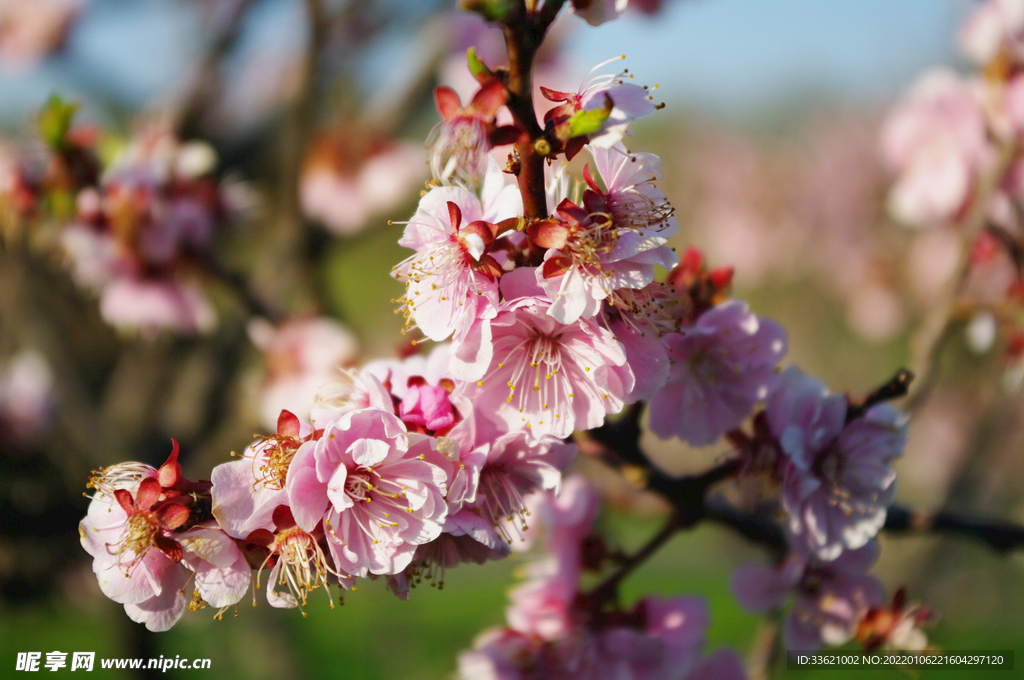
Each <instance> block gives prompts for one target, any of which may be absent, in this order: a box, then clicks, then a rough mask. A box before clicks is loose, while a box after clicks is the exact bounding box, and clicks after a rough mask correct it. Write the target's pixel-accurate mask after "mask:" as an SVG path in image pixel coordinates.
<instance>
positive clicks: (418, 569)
mask: <svg viewBox="0 0 1024 680" xmlns="http://www.w3.org/2000/svg"><path fill="white" fill-rule="evenodd" d="M457 516H458V517H459V519H460V520H462V522H453V519H455V517H456V516H454V515H449V516H448V520H447V521H446V522H445V526H444V532H443V533H442V534H441V535H440V536H438V537H437V538H436V539H434V540H433V541H431V542H430V543H425V544H423V545H421V546H418V547H417V548H416V552H415V554H414V555H413V558H412V562H411V563H410V564H409V566H408V567H406V568H405V570H404V571H402V572H399V573H398V574H395V575H393V576H389V577H388V589H389V590H391V591H392V592H393V593H394V594H395V595H396V596H398V597H399V598H400V599H402V600H408V599H409V590H410V589H411V588H414V587H415V586H417V585H419V584H420V583H422V582H423V581H424V580H426V581H427V582H429V583H430V585H432V586H434V587H436V588H438V589H439V590H440V589H442V588H444V578H445V574H446V573H447V571H448V569H451V568H453V567H457V566H459V565H460V564H463V563H464V562H472V563H473V564H484V563H485V562H488V561H490V560H500V559H502V558H504V557H507V556H508V554H509V552H510V549H509V546H508V544H507V543H505V542H503V541H488V542H483V541H481V540H480V536H481V533H484V534H490V535H493V534H494V532H493V531H489V532H487V531H484V532H480V531H474V530H472V529H470V530H469V532H468V533H467V532H466V530H465V529H464V528H463V526H460V524H462V523H466V522H469V523H475V524H480V523H481V522H482V521H483V520H481V518H480V517H479V516H478V515H476V514H475V513H472V512H469V513H465V512H460V513H457Z"/></svg>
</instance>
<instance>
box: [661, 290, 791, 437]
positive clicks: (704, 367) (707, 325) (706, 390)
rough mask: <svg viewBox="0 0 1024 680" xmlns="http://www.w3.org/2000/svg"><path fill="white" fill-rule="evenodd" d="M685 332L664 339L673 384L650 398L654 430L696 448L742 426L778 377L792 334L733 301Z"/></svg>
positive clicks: (715, 310) (765, 396)
mask: <svg viewBox="0 0 1024 680" xmlns="http://www.w3.org/2000/svg"><path fill="white" fill-rule="evenodd" d="M681 330H682V332H681V333H673V334H670V335H667V336H665V337H664V340H663V342H664V344H665V346H666V347H667V349H668V358H669V362H670V366H671V368H670V373H669V379H668V383H667V384H666V385H665V387H664V388H662V390H661V391H660V392H658V393H657V394H655V395H654V397H652V398H651V400H650V406H649V409H650V418H651V421H650V422H651V430H652V431H653V432H654V433H655V434H656V435H658V436H659V437H661V438H662V439H667V438H668V437H671V436H673V435H675V436H677V437H679V438H680V439H682V440H683V441H685V442H687V443H688V444H690V445H691V446H705V445H707V444H711V443H713V442H714V441H715V440H717V439H718V438H719V437H721V436H722V435H723V434H725V433H726V432H727V431H729V430H731V429H732V428H734V427H737V426H738V425H739V424H740V423H742V422H743V420H744V419H745V418H746V417H747V416H748V415H749V414H750V412H751V410H752V409H753V408H754V404H756V403H757V402H758V401H761V400H764V399H765V398H767V396H768V391H769V389H770V388H771V386H772V385H773V384H774V382H775V380H776V374H775V367H776V366H777V365H778V363H779V362H780V361H781V360H782V358H783V357H784V356H785V354H786V349H787V336H786V332H785V331H784V330H783V329H782V327H781V326H779V325H778V324H777V323H775V322H774V321H771V320H769V319H760V318H758V317H757V316H756V315H755V314H753V313H751V311H750V309H749V307H748V306H747V304H746V303H745V302H742V301H740V300H729V301H727V302H723V303H721V304H719V305H717V306H715V307H712V308H711V309H710V310H708V311H706V312H704V313H703V314H702V315H701V316H700V317H699V318H698V319H697V322H696V323H695V324H694V325H693V326H691V327H688V328H684V329H681Z"/></svg>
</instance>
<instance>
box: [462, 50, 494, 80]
mask: <svg viewBox="0 0 1024 680" xmlns="http://www.w3.org/2000/svg"><path fill="white" fill-rule="evenodd" d="M466 61H467V62H469V72H470V73H472V74H473V77H474V78H476V79H477V80H479V81H483V80H485V79H487V78H489V77H490V76H491V75H493V74H492V73H491V69H489V68H487V64H485V63H484V60H483V59H481V58H480V57H478V56H476V48H475V47H470V48H469V49H468V50H466Z"/></svg>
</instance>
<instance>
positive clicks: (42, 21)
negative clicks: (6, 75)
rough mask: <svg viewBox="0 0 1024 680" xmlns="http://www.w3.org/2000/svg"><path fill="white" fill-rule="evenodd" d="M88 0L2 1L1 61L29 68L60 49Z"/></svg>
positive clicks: (11, 67) (3, 63)
mask: <svg viewBox="0 0 1024 680" xmlns="http://www.w3.org/2000/svg"><path fill="white" fill-rule="evenodd" d="M84 4H85V0H0V64H2V65H3V66H4V67H5V68H7V69H12V70H19V69H25V68H28V67H31V66H33V65H35V64H36V63H38V62H40V61H42V60H43V58H45V57H46V56H47V55H49V54H50V53H52V52H56V51H57V50H59V49H60V48H61V47H62V46H63V45H64V41H65V39H66V38H67V34H68V31H69V30H70V29H71V26H72V24H73V23H74V21H75V19H76V18H77V16H78V14H79V12H80V11H81V9H82V6H83V5H84Z"/></svg>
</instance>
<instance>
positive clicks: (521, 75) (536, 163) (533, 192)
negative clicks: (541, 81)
mask: <svg viewBox="0 0 1024 680" xmlns="http://www.w3.org/2000/svg"><path fill="white" fill-rule="evenodd" d="M564 2H565V0H553V1H551V0H549V1H548V2H545V3H544V7H543V8H541V10H540V11H539V12H535V11H530V10H528V9H527V7H526V4H525V3H519V4H518V5H517V7H516V8H515V10H514V11H511V12H509V14H508V16H507V17H506V18H505V22H504V27H503V32H504V35H505V48H506V50H507V52H508V81H507V82H506V84H505V86H506V89H507V90H508V101H507V103H506V105H507V106H508V110H509V111H510V112H511V113H512V119H513V120H514V121H515V123H516V126H517V127H519V128H520V129H521V130H523V131H524V132H525V134H524V135H523V137H522V138H521V139H520V140H519V141H518V142H516V151H517V152H518V154H519V173H518V176H517V179H518V181H519V191H520V192H521V193H522V195H523V209H524V211H525V217H526V218H527V219H530V218H544V217H547V215H548V208H547V196H546V194H545V191H544V156H543V155H541V154H539V153H537V151H536V149H535V148H534V142H536V141H537V140H538V139H541V138H543V136H544V130H543V128H542V127H541V126H540V124H539V123H538V122H537V114H536V109H535V108H534V104H533V61H534V58H535V57H536V56H537V50H538V49H539V48H540V46H541V43H542V42H543V41H544V35H545V34H546V33H547V31H548V28H549V27H550V26H551V22H552V21H554V20H555V17H556V16H557V15H558V11H559V10H560V9H561V8H562V5H563V4H564Z"/></svg>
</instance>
